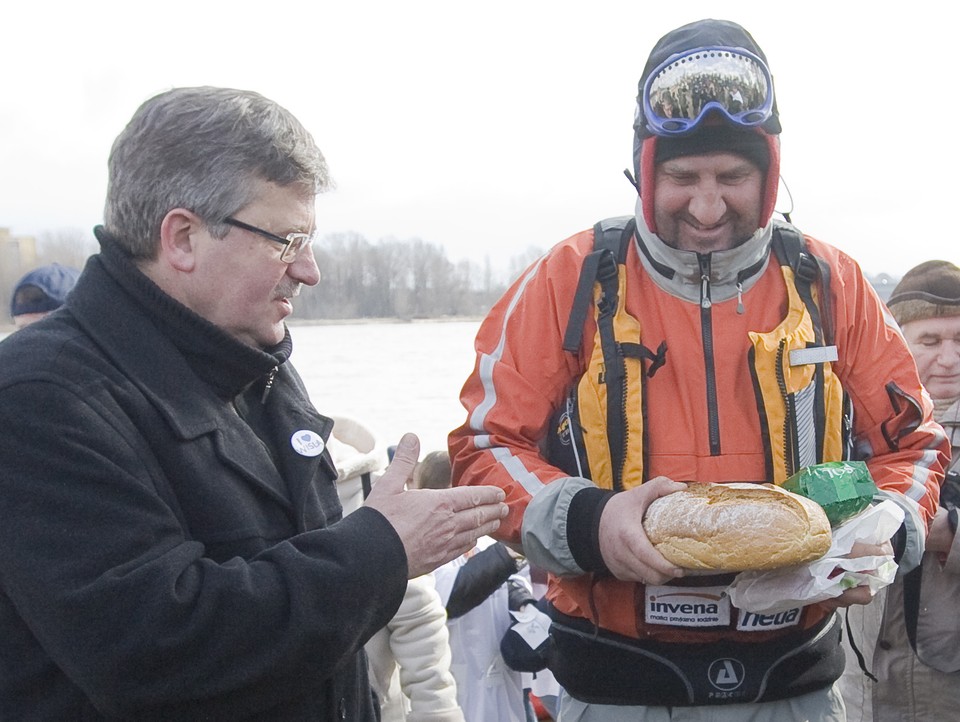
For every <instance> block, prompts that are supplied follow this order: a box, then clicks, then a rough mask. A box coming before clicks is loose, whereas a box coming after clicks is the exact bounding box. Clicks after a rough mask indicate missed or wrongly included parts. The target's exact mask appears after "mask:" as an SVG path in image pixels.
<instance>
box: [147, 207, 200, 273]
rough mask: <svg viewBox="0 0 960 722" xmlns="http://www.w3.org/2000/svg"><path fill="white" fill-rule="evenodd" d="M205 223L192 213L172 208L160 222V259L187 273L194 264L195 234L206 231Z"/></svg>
mask: <svg viewBox="0 0 960 722" xmlns="http://www.w3.org/2000/svg"><path fill="white" fill-rule="evenodd" d="M206 225H207V224H206V223H204V222H203V220H202V219H201V218H200V216H198V215H197V214H196V213H193V212H192V211H188V210H186V209H185V208H174V209H172V210H170V211H168V212H167V215H165V216H164V217H163V220H162V221H161V222H160V258H159V259H158V260H165V261H166V262H167V264H168V265H169V266H171V267H172V268H174V269H176V270H178V271H180V272H182V273H189V272H190V271H192V270H193V268H194V266H195V264H196V243H197V241H198V240H199V239H198V238H197V234H199V233H200V232H201V231H205V230H206Z"/></svg>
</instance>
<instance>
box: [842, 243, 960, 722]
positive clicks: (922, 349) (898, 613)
mask: <svg viewBox="0 0 960 722" xmlns="http://www.w3.org/2000/svg"><path fill="white" fill-rule="evenodd" d="M887 306H888V307H889V309H890V313H892V314H893V317H894V318H895V319H896V320H897V323H899V324H900V328H901V329H902V330H903V335H904V337H905V338H906V339H907V343H908V344H909V345H910V350H911V351H912V352H913V357H914V359H916V362H917V369H918V370H919V372H920V379H921V380H922V381H923V385H924V387H925V388H926V389H927V391H928V392H929V394H930V397H931V398H932V399H933V417H934V418H935V419H936V420H937V421H938V422H939V423H940V425H941V426H943V428H944V431H946V433H947V436H948V437H949V439H950V451H951V460H950V466H949V468H948V469H947V473H946V478H945V479H944V484H943V487H942V489H941V491H940V506H939V508H938V509H937V513H936V516H934V518H933V521H931V523H930V532H929V534H928V535H927V544H926V552H925V553H924V555H923V563H922V564H921V566H919V567H917V568H916V569H914V570H913V571H911V572H910V573H909V574H907V575H905V576H904V577H902V578H901V579H898V580H896V581H895V582H894V583H893V584H892V585H891V586H890V588H889V589H887V590H885V591H884V592H883V593H882V594H879V595H878V596H877V598H876V600H875V601H874V602H872V603H871V604H870V605H869V606H867V607H861V608H857V609H851V610H850V611H849V613H848V619H849V622H850V632H851V636H852V638H853V645H847V650H848V651H847V669H846V670H845V671H844V674H843V679H842V688H843V698H844V701H845V702H846V705H847V714H848V718H849V719H850V720H851V722H860V721H861V720H862V722H900V721H901V720H916V719H929V720H947V719H952V718H954V717H955V716H956V713H957V709H960V612H958V610H957V599H960V541H958V537H957V513H958V512H957V506H958V505H960V268H958V267H957V266H956V265H954V264H953V263H950V262H949V261H941V260H935V261H925V262H923V263H921V264H919V265H918V266H915V267H914V268H912V269H910V270H909V271H907V273H906V274H905V275H904V276H903V278H902V279H901V280H900V283H899V284H897V287H896V288H895V289H894V290H893V294H892V295H891V296H890V300H889V301H887ZM855 645H859V649H860V652H861V653H862V654H863V655H864V656H865V657H866V660H867V664H866V667H867V670H868V671H869V672H870V673H871V674H872V675H873V677H874V678H876V682H874V681H872V680H870V679H869V678H867V676H866V675H865V674H864V673H863V672H862V671H861V670H860V667H859V665H858V664H857V662H856V652H855V651H854V646H855Z"/></svg>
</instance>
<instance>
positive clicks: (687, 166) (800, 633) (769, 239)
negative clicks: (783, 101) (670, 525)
mask: <svg viewBox="0 0 960 722" xmlns="http://www.w3.org/2000/svg"><path fill="white" fill-rule="evenodd" d="M638 89H639V92H638V95H637V105H636V111H635V114H634V119H633V154H632V159H631V160H632V162H633V163H632V171H627V172H626V173H627V176H628V178H629V179H630V180H631V182H632V184H633V186H634V188H635V189H636V191H637V198H636V206H635V209H634V213H633V214H632V215H625V216H621V217H617V218H608V219H603V220H601V221H600V222H599V223H597V224H596V225H594V227H593V228H592V229H590V230H585V231H582V232H580V233H578V234H576V235H574V236H572V237H570V238H568V239H567V240H565V241H562V242H561V243H559V244H557V245H556V246H554V247H553V248H552V249H551V250H550V251H549V252H547V253H546V254H545V255H544V256H543V257H542V258H541V259H539V260H538V261H537V262H536V263H535V264H534V265H532V266H531V267H530V268H529V269H527V271H525V272H524V273H523V274H522V276H521V277H520V278H518V280H517V281H516V283H515V284H514V285H513V286H512V287H511V288H510V289H509V290H508V291H507V292H506V294H505V295H504V296H503V298H501V299H500V300H499V301H498V302H497V303H496V304H495V305H494V307H493V308H492V309H491V311H490V313H489V314H488V316H487V318H486V319H485V320H484V321H483V323H482V324H481V326H480V330H479V333H478V335H477V339H476V343H475V348H476V352H477V362H476V366H475V369H474V371H473V373H472V374H471V375H470V377H469V378H468V379H467V381H466V383H465V384H464V387H463V391H462V393H461V402H462V403H463V405H464V407H465V409H466V412H467V413H466V417H465V422H464V424H463V425H462V426H461V427H460V428H458V429H455V430H454V431H453V432H451V434H450V436H449V449H450V455H451V459H452V463H453V477H454V479H455V480H456V483H458V484H459V485H475V486H477V487H479V488H483V487H486V486H488V485H497V486H500V487H502V488H504V489H505V490H506V492H507V499H508V500H509V502H508V503H509V506H510V509H511V513H510V515H509V516H508V517H507V519H506V520H505V521H504V523H503V524H502V525H501V527H500V529H499V530H498V532H497V534H496V537H497V538H498V539H499V540H501V541H503V542H504V543H507V544H511V545H514V546H515V547H517V548H518V549H520V548H522V550H523V552H524V554H525V555H526V557H527V558H528V559H529V560H530V563H531V564H532V565H535V566H536V567H538V568H541V569H545V570H547V571H549V572H550V581H549V591H548V592H547V598H548V599H549V602H550V611H551V616H552V618H553V622H552V631H551V635H550V640H551V643H550V648H549V650H548V651H547V658H548V660H549V668H550V671H551V672H553V674H554V676H555V677H556V679H557V681H558V682H559V683H560V684H561V686H562V687H563V694H562V696H561V699H560V702H559V705H560V709H559V716H560V719H562V720H564V722H609V721H612V722H626V721H627V720H629V721H630V722H633V721H635V720H670V719H680V718H682V719H684V720H707V719H709V720H713V721H718V720H720V721H724V722H726V721H729V722H733V721H739V720H752V721H753V722H784V721H785V722H789V721H790V720H813V719H815V720H820V721H827V722H831V721H832V722H837V721H839V720H842V719H843V715H844V713H843V700H842V698H841V696H840V690H839V687H838V685H837V680H838V678H839V677H840V675H841V672H842V670H843V667H844V664H845V659H844V651H843V648H842V647H841V643H840V636H841V621H840V615H839V614H838V613H837V612H836V610H838V609H840V608H844V607H850V606H856V605H863V604H866V603H868V602H869V601H870V598H871V591H870V588H869V587H868V586H858V585H859V582H858V581H855V580H852V585H853V586H852V587H851V588H849V589H847V590H846V591H845V592H843V593H842V594H840V596H838V597H835V598H831V599H829V600H826V601H823V602H816V603H809V604H804V603H802V602H798V603H797V604H796V606H795V607H793V608H791V609H789V610H787V611H784V612H782V613H778V614H770V615H767V614H762V613H759V612H760V611H762V610H755V611H751V610H747V609H738V608H737V607H736V606H735V605H734V604H733V603H732V602H731V598H730V595H729V593H728V592H727V589H728V587H729V584H730V582H731V579H732V575H730V574H724V573H720V572H718V573H717V574H714V575H711V576H708V577H700V576H692V575H690V574H689V571H688V570H685V569H684V568H682V567H681V566H679V564H677V563H676V561H670V560H668V559H667V558H666V557H664V556H663V555H661V554H660V552H658V551H657V550H656V549H655V548H654V547H653V546H652V545H651V543H650V540H649V539H648V538H647V537H646V535H645V533H644V530H643V526H642V524H640V523H639V522H640V520H641V519H643V516H644V512H645V511H646V509H647V507H648V506H649V505H650V504H651V503H652V502H653V501H654V500H655V499H657V498H658V497H661V496H665V495H668V494H672V493H676V492H678V491H680V490H682V489H684V488H686V487H685V485H684V483H682V482H686V483H700V482H714V483H724V482H731V481H740V482H754V483H758V484H759V483H773V484H782V483H783V482H784V481H785V480H786V479H787V478H789V477H790V476H792V475H793V474H795V473H796V472H798V471H799V470H801V469H803V468H805V467H809V466H813V465H816V464H821V463H827V462H836V461H845V460H849V459H853V460H857V461H863V462H865V463H866V466H867V468H868V469H869V471H870V474H871V476H872V477H873V479H874V480H875V481H876V483H877V485H878V487H879V488H880V490H881V495H882V496H883V497H884V498H888V499H890V500H891V501H893V502H894V503H895V504H896V505H898V506H899V507H900V508H902V509H903V511H904V522H903V526H902V528H901V529H900V530H898V531H897V533H896V534H895V535H893V537H892V538H891V539H889V540H885V541H883V542H882V543H879V544H864V543H858V544H857V545H855V546H854V548H853V550H852V551H851V556H853V557H855V558H864V557H866V558H870V561H869V562H867V561H865V562H863V564H864V569H865V570H870V569H873V568H874V567H875V565H877V564H878V563H882V564H883V565H886V564H887V563H888V562H898V563H899V564H900V565H901V568H902V569H903V570H909V569H911V568H913V567H915V566H916V565H918V564H919V562H920V558H921V555H922V552H923V544H924V539H925V538H926V533H927V524H928V523H929V522H930V520H931V519H933V517H934V514H935V513H936V505H937V490H938V488H939V486H940V483H941V480H942V478H943V469H944V466H945V464H946V459H947V454H948V451H949V449H948V446H947V443H946V439H945V437H944V434H943V430H942V429H941V428H940V427H939V426H938V425H937V424H936V423H935V422H934V420H933V416H932V414H933V406H932V404H931V402H930V399H929V397H928V396H927V395H925V394H924V393H923V391H922V387H921V384H920V380H919V377H918V375H917V370H916V366H915V365H914V363H913V360H912V358H911V357H910V351H909V349H908V348H907V345H906V343H905V341H904V339H903V337H902V336H901V335H900V332H899V330H898V329H897V327H896V324H895V323H894V322H893V320H892V319H891V318H890V316H889V313H888V312H887V311H886V309H885V308H884V306H883V303H882V302H881V300H880V299H879V298H878V297H877V295H876V294H875V293H874V292H873V291H872V289H871V287H870V284H869V283H868V282H867V280H866V279H865V278H864V276H863V274H862V273H861V271H860V269H859V267H858V265H857V264H856V263H855V262H854V261H853V260H852V259H851V258H849V257H848V256H847V255H846V254H844V253H843V252H842V251H840V250H839V249H837V248H835V247H833V246H831V245H828V244H826V243H824V242H822V241H820V240H818V239H815V238H813V237H811V236H809V235H806V234H802V233H801V232H800V231H799V230H798V229H796V228H795V227H793V226H792V225H791V224H790V223H789V222H788V220H787V219H786V218H784V219H783V220H781V219H780V218H779V217H777V218H775V217H774V215H775V213H774V209H775V207H776V198H777V187H778V181H779V175H780V132H781V121H780V115H779V112H778V109H777V102H776V97H775V94H774V86H773V79H772V75H771V71H770V68H769V67H768V66H767V60H766V56H765V54H764V52H763V50H762V49H761V48H760V46H759V44H758V43H757V42H756V40H755V39H754V38H753V36H752V35H751V34H750V33H749V32H748V31H747V30H746V29H745V28H743V27H742V26H741V25H739V24H737V23H735V22H732V21H728V20H716V19H705V20H698V21H696V22H692V23H689V24H687V25H684V26H683V27H680V28H676V29H674V30H671V31H670V32H668V33H667V34H665V35H664V36H663V37H662V38H661V39H660V40H659V41H658V42H657V43H656V44H655V45H654V47H653V49H652V50H651V52H650V55H649V57H648V59H647V62H646V65H645V67H644V70H643V73H642V75H641V78H640V81H639V84H638ZM824 160H825V159H821V161H820V165H821V166H822V167H827V165H829V164H828V163H825V162H824ZM810 162H816V161H814V159H810ZM757 534H758V535H760V536H758V539H759V540H764V539H766V537H764V536H762V534H763V532H761V531H759V530H758V531H757ZM705 543H709V542H708V541H705ZM761 543H762V541H761ZM677 561H678V560H677ZM721 572H722V570H721Z"/></svg>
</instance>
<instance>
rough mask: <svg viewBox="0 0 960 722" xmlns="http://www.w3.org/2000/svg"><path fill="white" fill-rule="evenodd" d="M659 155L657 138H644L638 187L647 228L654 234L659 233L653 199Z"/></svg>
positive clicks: (639, 165) (641, 148)
mask: <svg viewBox="0 0 960 722" xmlns="http://www.w3.org/2000/svg"><path fill="white" fill-rule="evenodd" d="M656 155H657V136H655V135H653V136H650V137H649V138H644V140H643V144H642V145H641V146H640V163H639V164H638V168H639V169H640V177H639V178H637V185H638V186H640V202H641V206H642V208H643V220H645V221H646V222H647V228H649V229H650V231H651V232H652V233H656V232H657V224H656V222H655V221H654V220H653V197H654V186H655V185H656V178H657V174H656V168H655V166H654V162H653V159H654V158H655V157H656Z"/></svg>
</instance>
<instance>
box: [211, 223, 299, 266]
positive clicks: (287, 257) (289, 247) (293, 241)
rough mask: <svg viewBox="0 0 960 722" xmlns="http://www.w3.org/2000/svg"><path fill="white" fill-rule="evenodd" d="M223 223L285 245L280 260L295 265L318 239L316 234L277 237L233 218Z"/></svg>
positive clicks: (289, 234)
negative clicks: (307, 248) (302, 252)
mask: <svg viewBox="0 0 960 722" xmlns="http://www.w3.org/2000/svg"><path fill="white" fill-rule="evenodd" d="M223 222H224V223H226V224H227V225H230V226H235V227H236V228H242V229H243V230H245V231H250V232H251V233H256V234H257V235H259V236H263V237H264V238H268V239H270V240H271V241H274V242H276V243H280V244H281V245H283V250H282V251H280V260H281V261H283V262H284V263H293V262H294V261H295V260H297V256H298V255H300V251H302V250H303V249H304V248H305V247H306V246H308V245H310V244H311V243H313V241H314V240H315V238H316V233H288V234H287V235H286V236H277V235H274V234H273V233H271V232H270V231H265V230H263V229H262V228H257V227H256V226H251V225H250V224H249V223H244V222H243V221H238V220H237V219H236V218H232V217H228V218H224V219H223Z"/></svg>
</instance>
